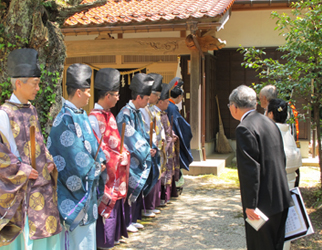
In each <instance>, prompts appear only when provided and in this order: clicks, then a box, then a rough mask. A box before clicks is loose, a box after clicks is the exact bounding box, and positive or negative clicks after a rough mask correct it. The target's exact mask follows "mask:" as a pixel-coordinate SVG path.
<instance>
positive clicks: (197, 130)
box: [188, 22, 203, 161]
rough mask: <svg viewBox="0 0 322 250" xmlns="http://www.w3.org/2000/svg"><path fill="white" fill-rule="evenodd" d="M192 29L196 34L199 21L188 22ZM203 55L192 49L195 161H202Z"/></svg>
mask: <svg viewBox="0 0 322 250" xmlns="http://www.w3.org/2000/svg"><path fill="white" fill-rule="evenodd" d="M188 26H189V28H190V31H191V33H192V34H195V33H196V32H197V29H198V23H197V22H190V23H188ZM200 100H201V57H200V52H199V51H198V50H192V51H191V73H190V117H193V119H190V126H191V132H192V135H193V137H192V140H191V143H190V146H191V153H192V156H193V158H194V161H202V159H203V157H202V150H201V101H200Z"/></svg>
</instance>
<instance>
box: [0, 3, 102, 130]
mask: <svg viewBox="0 0 322 250" xmlns="http://www.w3.org/2000/svg"><path fill="white" fill-rule="evenodd" d="M82 1H83V0H23V1H22V0H0V92H1V94H0V104H2V103H3V102H4V100H6V99H8V97H9V96H10V94H11V84H10V78H9V77H8V74H7V57H8V55H9V53H10V51H12V50H14V49H17V48H34V49H36V50H37V51H38V53H39V62H40V65H41V68H42V77H41V84H42V85H41V91H40V92H39V94H38V95H37V97H36V100H35V102H34V105H35V107H36V108H37V111H38V115H39V120H40V124H41V127H42V128H43V133H44V135H45V136H46V135H47V133H48V132H49V129H50V125H51V123H52V119H53V117H55V116H56V115H57V113H58V112H59V110H60V108H61V105H60V104H61V93H62V90H61V81H62V74H63V70H64V61H65V58H66V48H65V45H64V37H63V34H62V32H61V30H60V27H61V26H62V25H63V24H64V21H65V20H66V19H67V18H68V17H70V16H72V15H73V14H75V13H77V12H81V11H84V10H87V9H89V8H93V7H96V6H101V5H103V4H105V3H106V0H96V1H92V2H90V3H87V4H81V2H82Z"/></svg>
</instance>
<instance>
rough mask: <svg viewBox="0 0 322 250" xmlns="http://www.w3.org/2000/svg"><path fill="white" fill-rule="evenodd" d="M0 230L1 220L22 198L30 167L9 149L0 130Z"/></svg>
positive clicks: (14, 210)
mask: <svg viewBox="0 0 322 250" xmlns="http://www.w3.org/2000/svg"><path fill="white" fill-rule="evenodd" d="M0 137H1V142H0V186H1V188H0V218H3V219H4V220H3V221H2V220H1V223H0V231H1V228H2V227H3V226H4V225H2V222H4V221H5V220H6V219H7V220H10V219H11V218H12V217H13V215H14V214H15V213H16V210H17V209H18V208H19V206H20V205H21V202H22V200H23V199H24V193H25V187H26V185H27V183H28V178H29V175H30V172H31V170H32V167H31V166H30V165H28V164H25V163H22V162H21V161H20V160H19V159H18V158H17V157H16V156H15V155H14V154H13V153H12V152H11V151H10V147H9V144H8V142H7V139H6V137H5V136H4V135H3V134H2V133H1V132H0Z"/></svg>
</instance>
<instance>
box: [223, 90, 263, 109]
mask: <svg viewBox="0 0 322 250" xmlns="http://www.w3.org/2000/svg"><path fill="white" fill-rule="evenodd" d="M229 103H234V104H235V105H236V106H237V107H238V108H254V109H255V108H256V104H257V101H256V92H255V91H254V90H253V89H251V88H249V87H247V86H245V85H240V86H239V87H237V88H235V89H234V90H233V91H232V92H231V94H230V96H229Z"/></svg>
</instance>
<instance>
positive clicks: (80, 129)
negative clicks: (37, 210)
mask: <svg viewBox="0 0 322 250" xmlns="http://www.w3.org/2000/svg"><path fill="white" fill-rule="evenodd" d="M50 138H51V146H50V148H49V151H50V153H51V154H52V156H53V158H54V162H55V164H56V167H57V169H58V171H59V176H58V182H59V188H58V202H59V206H58V209H59V211H60V213H61V215H62V217H63V218H65V219H66V221H67V223H68V224H71V222H72V221H73V220H74V217H75V216H76V215H77V214H78V213H79V212H80V211H81V209H82V207H83V206H85V203H86V199H87V197H89V196H90V195H91V191H93V192H96V190H93V189H92V187H95V185H96V184H95V183H96V182H99V185H98V190H99V193H98V197H99V198H100V197H101V196H102V195H103V192H104V185H105V180H106V170H105V171H104V172H102V173H101V164H100V163H102V162H103V161H105V160H106V158H105V155H104V153H103V151H102V150H99V154H98V156H97V159H96V160H95V155H96V152H97V149H98V142H97V140H96V138H95V136H94V134H93V132H92V130H91V127H90V125H89V124H88V119H86V117H85V118H84V117H80V118H79V119H78V120H74V119H73V118H72V116H71V115H69V114H68V113H63V112H61V113H59V114H58V116H57V117H56V119H55V121H54V123H53V127H52V130H51V132H50ZM88 209H89V208H88ZM71 211H74V213H73V214H71ZM94 217H95V216H94ZM88 221H92V220H91V219H90V217H89V218H88Z"/></svg>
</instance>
